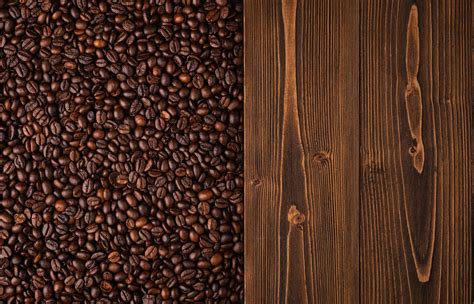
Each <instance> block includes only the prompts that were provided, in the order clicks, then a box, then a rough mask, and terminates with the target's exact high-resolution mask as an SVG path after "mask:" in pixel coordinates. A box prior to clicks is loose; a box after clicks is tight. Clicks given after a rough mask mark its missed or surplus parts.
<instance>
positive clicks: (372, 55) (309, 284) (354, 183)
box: [244, 0, 474, 303]
mask: <svg viewBox="0 0 474 304" xmlns="http://www.w3.org/2000/svg"><path fill="white" fill-rule="evenodd" d="M244 8H245V13H244V18H245V21H244V35H245V40H244V42H245V44H244V45H245V66H244V67H245V98H246V99H245V110H244V114H245V126H244V127H245V178H246V188H245V196H246V198H245V199H246V202H245V217H244V218H245V303H472V301H473V298H472V227H473V226H472V212H471V205H472V202H473V198H474V196H473V189H472V167H471V164H470V162H471V160H472V155H473V154H472V151H473V150H472V147H471V143H472V118H473V117H472V96H473V90H472V76H471V75H472V73H473V72H472V70H473V69H472V68H473V65H472V58H473V57H472V56H473V54H474V53H472V50H473V48H472V47H473V46H472V42H471V36H472V20H471V19H472V15H473V10H472V1H471V0H437V1H435V0H432V1H407V0H351V1H345V0H278V1H277V0H247V1H245V2H244Z"/></svg>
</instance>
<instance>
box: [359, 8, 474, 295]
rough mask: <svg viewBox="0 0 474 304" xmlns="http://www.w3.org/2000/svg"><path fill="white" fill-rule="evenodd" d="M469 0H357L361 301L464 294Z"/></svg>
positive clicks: (468, 279) (468, 259)
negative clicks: (358, 31)
mask: <svg viewBox="0 0 474 304" xmlns="http://www.w3.org/2000/svg"><path fill="white" fill-rule="evenodd" d="M471 2H472V1H469V0H466V1H459V0H458V1H455V0H440V1H418V2H416V3H415V2H412V3H410V1H389V0H383V1H381V0H367V1H362V7H361V11H360V12H361V21H362V23H361V38H362V40H361V101H362V102H361V112H360V113H361V115H360V122H361V129H360V130H361V132H360V134H361V155H360V156H361V177H362V180H361V205H360V209H361V214H360V233H361V234H360V254H361V255H360V265H361V268H360V275H361V276H360V295H361V298H360V302H361V303H381V302H383V303H472V295H471V289H472V243H471V242H472V237H471V231H472V229H471V228H472V224H471V214H472V213H471V204H472V200H471V193H472V188H471V187H470V183H469V181H470V174H471V172H470V170H469V161H470V155H469V154H470V153H469V151H471V150H470V149H471V146H470V145H471V141H470V139H471V137H470V135H469V134H470V133H471V132H472V124H471V119H472V116H471V115H472V112H471V110H470V100H469V98H470V96H471V97H472V87H470V84H471V83H472V82H471V80H472V79H470V76H469V71H470V72H471V73H472V62H471V60H470V55H471V54H470V47H469V45H470V42H469V39H470V32H471V27H470V24H471V23H470V19H469V18H470V16H472V15H471V13H472V10H471V8H470V6H471V5H472V4H471ZM471 102H472V99H471Z"/></svg>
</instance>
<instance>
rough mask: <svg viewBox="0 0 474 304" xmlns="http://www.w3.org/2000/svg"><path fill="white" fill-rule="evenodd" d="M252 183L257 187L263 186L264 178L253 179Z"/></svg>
mask: <svg viewBox="0 0 474 304" xmlns="http://www.w3.org/2000/svg"><path fill="white" fill-rule="evenodd" d="M252 185H254V186H255V187H258V186H261V185H262V180H261V179H259V178H258V177H256V178H253V179H252Z"/></svg>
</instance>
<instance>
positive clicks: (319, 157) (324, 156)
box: [312, 151, 331, 167]
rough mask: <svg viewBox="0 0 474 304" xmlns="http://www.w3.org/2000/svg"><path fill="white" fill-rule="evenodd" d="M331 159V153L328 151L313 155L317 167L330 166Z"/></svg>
mask: <svg viewBox="0 0 474 304" xmlns="http://www.w3.org/2000/svg"><path fill="white" fill-rule="evenodd" d="M330 159H331V153H330V152H328V151H319V152H316V153H314V154H313V157H312V161H313V163H314V164H316V165H317V166H323V167H325V166H328V165H329V161H330Z"/></svg>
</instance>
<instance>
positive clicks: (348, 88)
mask: <svg viewBox="0 0 474 304" xmlns="http://www.w3.org/2000/svg"><path fill="white" fill-rule="evenodd" d="M358 5H359V4H358V1H343V0H281V1H274V0H259V1H246V2H245V3H244V10H245V12H244V16H245V17H244V35H245V38H244V39H245V44H244V48H245V63H244V64H245V109H244V113H245V119H244V130H245V145H244V146H245V157H244V159H245V216H244V219H245V302H246V303H317V302H318V303H341V302H343V303H357V302H358V298H359V295H358V292H359V286H358V268H359V261H358V256H359V254H358V249H359V245H358V227H359V223H358V215H359V210H358V206H359V202H358V199H359V192H358V190H359V179H358V176H359V171H358V170H359V120H358V118H359V109H358V102H359V101H358V90H359V83H358V79H359V60H358V58H359V54H358V50H359V45H358V41H359V39H358V29H359V27H358V25H359V19H358Z"/></svg>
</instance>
